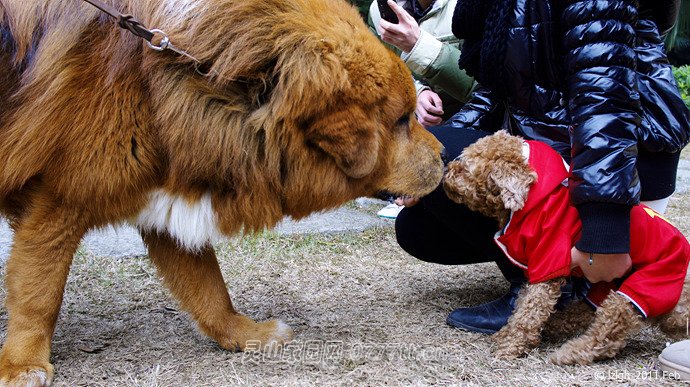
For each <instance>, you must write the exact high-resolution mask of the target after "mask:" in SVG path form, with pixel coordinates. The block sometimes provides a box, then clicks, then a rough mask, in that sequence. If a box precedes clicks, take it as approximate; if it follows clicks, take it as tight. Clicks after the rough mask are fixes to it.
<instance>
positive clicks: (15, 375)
mask: <svg viewBox="0 0 690 387" xmlns="http://www.w3.org/2000/svg"><path fill="white" fill-rule="evenodd" d="M5 368H7V369H5ZM49 368H50V369H48V370H46V369H45V368H43V367H35V368H34V367H27V366H24V367H13V366H9V367H3V369H2V370H0V387H20V386H21V387H44V386H50V385H51V384H52V382H53V371H52V366H51V367H49Z"/></svg>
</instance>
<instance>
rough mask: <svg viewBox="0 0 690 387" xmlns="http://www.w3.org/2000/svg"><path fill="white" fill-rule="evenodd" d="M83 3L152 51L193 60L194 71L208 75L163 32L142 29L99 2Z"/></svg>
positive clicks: (133, 21)
mask: <svg viewBox="0 0 690 387" xmlns="http://www.w3.org/2000/svg"><path fill="white" fill-rule="evenodd" d="M84 1H85V2H87V3H89V4H91V5H93V6H94V7H96V8H98V9H99V10H101V11H102V12H104V13H106V14H108V15H110V16H111V17H112V18H114V19H115V20H117V24H118V25H119V26H120V27H121V28H123V29H125V30H127V31H129V32H131V33H132V34H134V35H135V36H138V37H140V38H142V39H144V40H146V44H147V45H148V46H149V47H150V48H151V49H152V50H155V51H165V50H170V51H173V52H175V53H177V54H179V55H182V56H185V57H187V58H189V59H191V60H193V61H194V62H196V63H195V66H194V67H195V68H196V71H197V72H198V73H199V74H201V75H204V76H206V75H209V73H207V72H206V73H205V72H202V71H201V70H200V69H199V67H200V66H201V64H202V63H201V61H199V60H198V59H196V58H195V57H193V56H192V55H190V54H189V53H187V52H186V51H184V50H181V49H179V48H177V47H175V45H173V44H172V43H171V42H170V38H169V37H168V34H166V33H165V32H163V31H161V30H159V29H151V30H149V29H148V28H146V27H144V25H143V24H141V22H139V21H138V20H137V19H135V18H134V17H133V16H132V15H126V14H123V13H122V12H120V11H118V10H117V9H115V8H113V7H111V6H110V5H108V4H105V3H103V2H101V1H98V0H84ZM156 36H160V42H158V43H154V42H153V39H154V38H155V37H156Z"/></svg>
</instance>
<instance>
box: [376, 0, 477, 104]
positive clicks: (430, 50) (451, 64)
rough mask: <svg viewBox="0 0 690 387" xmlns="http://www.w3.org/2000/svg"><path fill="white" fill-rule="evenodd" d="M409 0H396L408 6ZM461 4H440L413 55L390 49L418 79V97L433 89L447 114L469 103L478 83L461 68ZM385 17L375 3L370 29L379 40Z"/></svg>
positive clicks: (426, 20)
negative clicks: (456, 31) (455, 26)
mask: <svg viewBox="0 0 690 387" xmlns="http://www.w3.org/2000/svg"><path fill="white" fill-rule="evenodd" d="M408 1H409V0H396V2H397V3H398V5H400V6H404V5H405V3H407V2H408ZM456 3H457V0H436V2H435V3H434V5H433V8H432V9H431V11H430V12H429V13H428V14H427V15H425V16H424V17H423V18H422V19H421V20H420V21H419V27H420V29H421V34H420V35H419V40H417V44H415V46H414V47H413V48H412V51H410V52H401V51H400V49H398V48H396V47H393V46H390V45H387V46H388V47H390V48H391V49H392V50H393V51H395V52H396V53H398V54H399V55H400V57H401V58H402V59H403V61H405V64H406V65H407V67H408V68H409V69H410V70H411V71H412V73H413V74H414V76H415V86H416V88H417V94H419V93H421V92H422V91H423V90H425V89H432V90H433V91H435V92H436V93H438V94H439V95H440V96H441V99H442V100H443V103H444V111H445V112H446V113H447V114H448V113H451V114H452V113H454V111H449V110H453V109H449V108H451V105H457V107H458V108H459V106H460V105H461V104H462V103H464V102H466V101H467V100H468V99H469V96H470V94H471V91H472V89H473V87H474V80H473V79H472V78H471V77H470V76H468V75H467V74H466V73H465V71H463V70H460V69H459V68H458V59H460V40H459V39H458V38H456V37H455V36H454V35H453V32H452V31H451V24H452V18H453V11H454V10H455V4H456ZM380 20H381V14H380V13H379V9H378V4H377V2H376V1H374V2H372V4H371V6H370V8H369V27H370V28H371V30H372V31H374V32H375V33H376V34H377V35H378V36H380V35H381V33H380V31H379V22H380Z"/></svg>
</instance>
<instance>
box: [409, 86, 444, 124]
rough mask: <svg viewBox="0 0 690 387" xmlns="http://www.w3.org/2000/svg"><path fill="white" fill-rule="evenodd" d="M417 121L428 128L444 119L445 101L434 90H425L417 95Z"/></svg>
mask: <svg viewBox="0 0 690 387" xmlns="http://www.w3.org/2000/svg"><path fill="white" fill-rule="evenodd" d="M414 112H415V114H416V115H417V121H419V123H420V124H422V126H424V127H425V128H428V127H430V126H434V125H438V124H440V123H441V121H442V120H443V119H442V118H441V116H442V115H443V102H442V101H441V97H439V96H438V94H436V93H435V92H433V91H432V90H424V91H422V92H421V93H419V96H417V108H416V109H415V111H414Z"/></svg>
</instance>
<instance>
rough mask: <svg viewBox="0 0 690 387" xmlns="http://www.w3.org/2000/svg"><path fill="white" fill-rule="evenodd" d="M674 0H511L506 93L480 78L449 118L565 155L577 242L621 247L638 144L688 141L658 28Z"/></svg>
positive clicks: (671, 148)
mask: <svg viewBox="0 0 690 387" xmlns="http://www.w3.org/2000/svg"><path fill="white" fill-rule="evenodd" d="M679 2H680V0H656V1H655V2H652V1H642V4H641V5H639V6H638V5H637V2H633V1H628V0H551V1H550V0H516V7H515V10H514V12H513V14H512V16H511V19H510V20H511V29H510V33H509V37H508V43H507V53H506V61H505V69H506V71H507V72H508V76H507V77H506V78H507V79H510V80H511V81H510V84H509V85H508V93H507V95H508V96H507V97H506V98H504V99H501V100H498V99H497V98H493V97H492V93H491V91H490V90H487V89H485V88H481V87H480V88H478V89H477V90H476V91H475V93H474V95H473V98H472V99H471V100H470V101H469V102H468V103H467V104H466V105H465V106H464V107H463V109H462V110H461V111H460V112H458V113H457V114H456V115H455V116H453V117H452V118H451V119H450V121H449V125H451V126H453V127H473V128H476V129H482V130H488V131H495V130H497V129H500V128H507V129H509V130H510V131H511V132H513V133H515V134H519V135H521V136H523V137H526V138H528V139H535V140H540V141H543V142H546V143H547V144H549V145H551V146H552V147H553V148H554V149H556V150H557V151H558V152H560V153H561V154H562V155H563V157H564V158H566V160H569V161H570V162H571V169H572V177H571V179H570V182H569V185H570V192H571V200H572V202H573V204H574V205H575V206H576V207H577V209H578V211H579V213H580V217H581V219H582V222H583V236H582V238H581V239H580V241H579V242H578V244H577V246H578V248H580V249H581V250H583V251H587V252H595V253H622V252H627V251H628V249H629V230H627V229H625V228H626V225H627V224H629V212H630V208H631V206H632V205H634V204H637V203H639V200H640V183H639V179H638V175H637V171H636V168H635V161H636V156H637V152H638V149H639V148H640V147H643V148H644V149H645V150H647V151H651V152H667V153H674V152H678V151H679V150H680V149H682V148H683V147H684V146H685V145H686V144H687V142H688V138H689V136H690V134H689V132H690V129H689V122H688V120H689V117H690V114H689V113H688V110H687V108H686V107H685V105H684V103H683V101H682V100H681V99H680V95H679V92H678V90H677V86H676V83H675V80H674V78H673V74H672V71H671V66H670V65H669V64H668V61H667V59H666V56H665V53H664V47H663V43H662V39H661V38H660V36H659V29H658V28H657V23H658V24H659V26H661V28H663V31H666V30H668V29H670V28H671V27H672V26H673V23H674V21H675V18H676V16H677V11H678V3H679ZM652 6H654V7H656V8H650V7H652ZM643 16H644V17H643ZM645 17H648V18H645ZM626 238H627V239H626Z"/></svg>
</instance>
